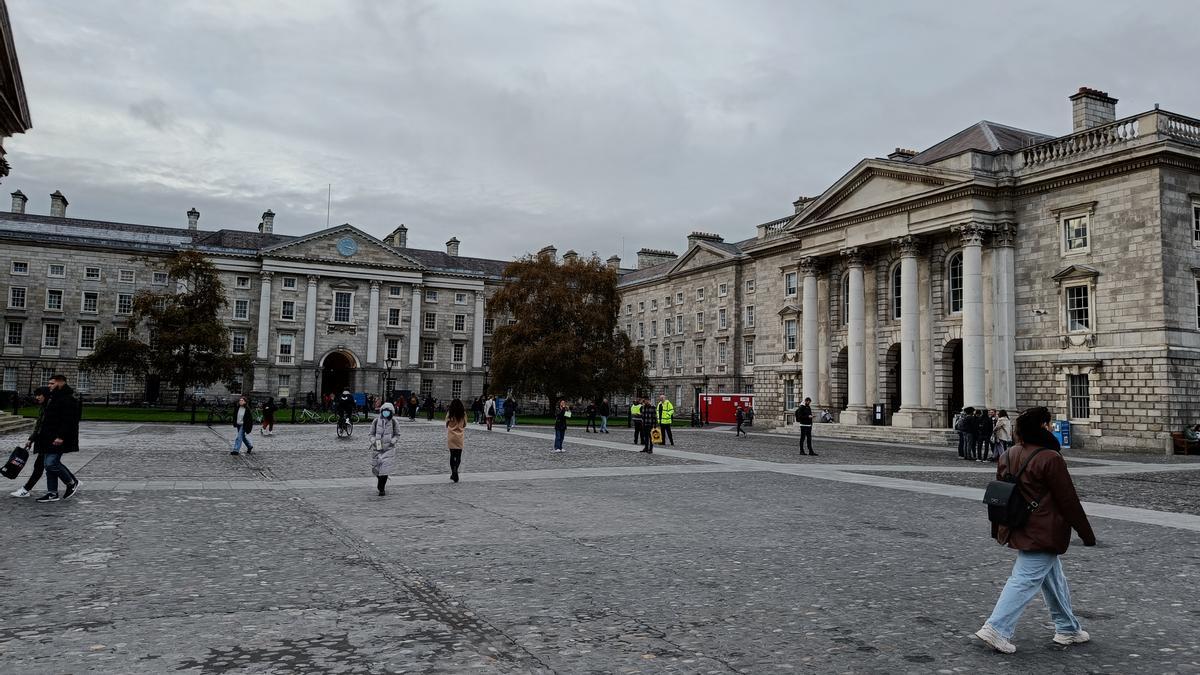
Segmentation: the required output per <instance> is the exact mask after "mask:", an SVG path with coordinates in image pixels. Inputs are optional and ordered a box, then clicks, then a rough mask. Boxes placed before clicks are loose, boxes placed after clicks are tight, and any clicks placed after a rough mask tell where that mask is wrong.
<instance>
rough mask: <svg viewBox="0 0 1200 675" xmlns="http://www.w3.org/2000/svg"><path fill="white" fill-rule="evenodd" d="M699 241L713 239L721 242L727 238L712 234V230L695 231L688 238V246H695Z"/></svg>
mask: <svg viewBox="0 0 1200 675" xmlns="http://www.w3.org/2000/svg"><path fill="white" fill-rule="evenodd" d="M698 241H712V242H716V243H718V244H719V243H721V242H723V241H725V239H724V238H723V237H721V235H719V234H712V233H711V232H693V233H691V234H689V235H688V238H687V242H688V248H691V247H693V246H695V245H696V242H698Z"/></svg>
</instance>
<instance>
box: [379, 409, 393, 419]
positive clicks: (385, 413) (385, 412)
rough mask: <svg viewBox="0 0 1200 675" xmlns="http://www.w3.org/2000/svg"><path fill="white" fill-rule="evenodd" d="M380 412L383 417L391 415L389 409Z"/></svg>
mask: <svg viewBox="0 0 1200 675" xmlns="http://www.w3.org/2000/svg"><path fill="white" fill-rule="evenodd" d="M381 414H382V415H383V416H384V417H391V416H392V411H391V410H384V411H383V412H382V413H381Z"/></svg>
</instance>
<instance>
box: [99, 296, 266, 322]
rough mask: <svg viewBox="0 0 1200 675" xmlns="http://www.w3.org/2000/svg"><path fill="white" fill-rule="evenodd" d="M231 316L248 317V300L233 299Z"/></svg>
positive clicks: (118, 298)
mask: <svg viewBox="0 0 1200 675" xmlns="http://www.w3.org/2000/svg"><path fill="white" fill-rule="evenodd" d="M121 297H122V296H117V307H118V309H117V314H120V313H121V310H120V309H119V307H120V305H121V303H120V298H121ZM233 318H235V319H241V320H246V319H249V318H250V301H249V300H234V301H233Z"/></svg>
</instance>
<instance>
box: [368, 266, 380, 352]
mask: <svg viewBox="0 0 1200 675" xmlns="http://www.w3.org/2000/svg"><path fill="white" fill-rule="evenodd" d="M378 360H379V282H378V281H377V280H375V279H372V280H371V304H370V306H369V307H367V363H375V362H377V361H378Z"/></svg>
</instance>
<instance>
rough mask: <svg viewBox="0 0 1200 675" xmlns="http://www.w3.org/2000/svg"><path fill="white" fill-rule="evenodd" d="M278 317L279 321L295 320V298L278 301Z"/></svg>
mask: <svg viewBox="0 0 1200 675" xmlns="http://www.w3.org/2000/svg"><path fill="white" fill-rule="evenodd" d="M279 319H280V320H281V321H295V320H296V301H295V300H284V301H283V302H282V303H280V305H279Z"/></svg>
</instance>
